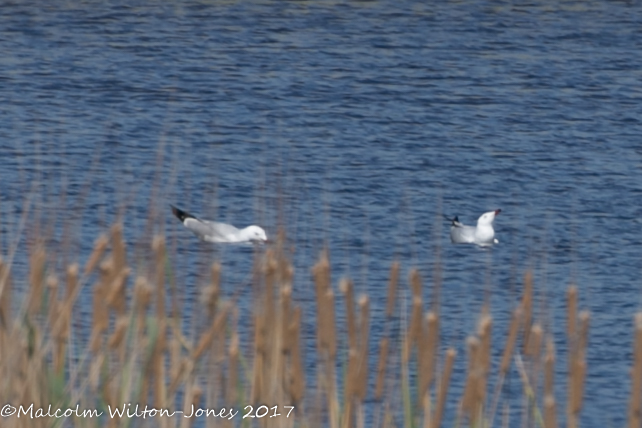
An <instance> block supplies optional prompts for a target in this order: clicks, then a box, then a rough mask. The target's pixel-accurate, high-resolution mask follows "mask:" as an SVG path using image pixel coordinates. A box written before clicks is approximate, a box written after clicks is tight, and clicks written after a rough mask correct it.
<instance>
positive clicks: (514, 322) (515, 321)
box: [499, 307, 522, 376]
mask: <svg viewBox="0 0 642 428" xmlns="http://www.w3.org/2000/svg"><path fill="white" fill-rule="evenodd" d="M521 318H522V310H521V308H519V307H518V308H515V309H514V310H513V315H512V318H511V321H510V327H509V329H508V338H507V339H506V345H505V346H504V353H503V354H502V362H501V364H500V366H499V373H500V375H501V376H506V373H507V372H508V369H509V368H510V362H511V360H512V357H513V351H514V350H515V343H516V342H517V332H518V331H519V327H520V321H521Z"/></svg>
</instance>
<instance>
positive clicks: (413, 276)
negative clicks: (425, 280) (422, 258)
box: [410, 269, 421, 299]
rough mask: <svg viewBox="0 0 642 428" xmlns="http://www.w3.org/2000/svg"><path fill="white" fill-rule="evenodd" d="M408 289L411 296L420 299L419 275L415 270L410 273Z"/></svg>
mask: <svg viewBox="0 0 642 428" xmlns="http://www.w3.org/2000/svg"><path fill="white" fill-rule="evenodd" d="M410 288H411V289H412V296H413V297H414V298H420V299H421V275H419V271H418V270H417V269H412V270H411V271H410Z"/></svg>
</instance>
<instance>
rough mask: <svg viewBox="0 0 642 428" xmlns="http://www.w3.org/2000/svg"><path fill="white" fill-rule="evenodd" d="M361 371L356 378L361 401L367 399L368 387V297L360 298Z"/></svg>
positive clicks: (356, 391) (358, 395)
mask: <svg viewBox="0 0 642 428" xmlns="http://www.w3.org/2000/svg"><path fill="white" fill-rule="evenodd" d="M359 310H360V311H359V312H360V317H359V333H360V338H359V366H358V367H359V371H358V375H357V377H356V381H357V387H356V390H355V394H356V396H357V398H358V399H359V401H363V400H365V398H366V391H367V387H368V354H369V352H368V342H369V337H370V299H369V298H368V296H366V295H362V296H361V297H359Z"/></svg>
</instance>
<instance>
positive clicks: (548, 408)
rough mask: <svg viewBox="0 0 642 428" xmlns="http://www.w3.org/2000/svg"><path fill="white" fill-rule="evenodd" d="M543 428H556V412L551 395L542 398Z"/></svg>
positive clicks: (553, 398)
mask: <svg viewBox="0 0 642 428" xmlns="http://www.w3.org/2000/svg"><path fill="white" fill-rule="evenodd" d="M544 428H557V410H556V408H555V397H554V396H552V395H547V396H545V397H544Z"/></svg>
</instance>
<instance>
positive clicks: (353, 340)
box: [339, 279, 358, 349]
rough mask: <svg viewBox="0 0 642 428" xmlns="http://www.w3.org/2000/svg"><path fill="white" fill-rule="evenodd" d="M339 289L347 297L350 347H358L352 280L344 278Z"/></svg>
mask: <svg viewBox="0 0 642 428" xmlns="http://www.w3.org/2000/svg"><path fill="white" fill-rule="evenodd" d="M339 290H341V292H342V293H343V295H344V296H345V299H346V321H347V322H348V346H349V348H350V349H357V348H358V346H357V319H356V315H355V313H354V291H353V287H352V281H350V280H349V279H342V280H341V282H340V283H339Z"/></svg>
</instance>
